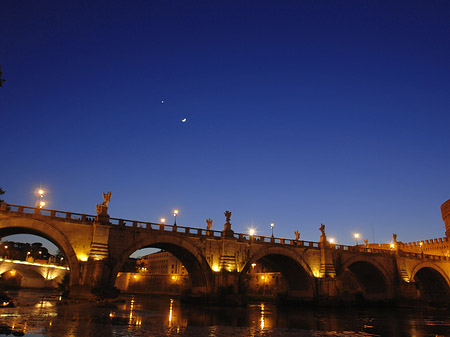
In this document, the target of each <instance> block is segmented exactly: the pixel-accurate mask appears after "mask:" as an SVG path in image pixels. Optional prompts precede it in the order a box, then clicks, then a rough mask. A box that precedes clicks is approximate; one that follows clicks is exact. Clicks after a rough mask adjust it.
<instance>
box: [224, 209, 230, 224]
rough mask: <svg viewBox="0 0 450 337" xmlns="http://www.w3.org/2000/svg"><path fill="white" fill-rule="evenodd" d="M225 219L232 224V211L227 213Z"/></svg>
mask: <svg viewBox="0 0 450 337" xmlns="http://www.w3.org/2000/svg"><path fill="white" fill-rule="evenodd" d="M224 214H225V218H226V219H227V222H230V218H231V212H230V211H225V213H224Z"/></svg>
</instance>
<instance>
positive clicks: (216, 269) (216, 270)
mask: <svg viewBox="0 0 450 337" xmlns="http://www.w3.org/2000/svg"><path fill="white" fill-rule="evenodd" d="M212 270H214V271H215V272H218V271H219V266H218V265H217V264H215V265H214V266H213V267H212Z"/></svg>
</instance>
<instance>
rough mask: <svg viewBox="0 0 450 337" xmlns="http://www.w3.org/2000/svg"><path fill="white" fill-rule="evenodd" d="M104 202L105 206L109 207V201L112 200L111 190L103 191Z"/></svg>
mask: <svg viewBox="0 0 450 337" xmlns="http://www.w3.org/2000/svg"><path fill="white" fill-rule="evenodd" d="M102 195H103V202H102V203H101V204H100V205H102V206H104V207H108V204H109V201H110V200H111V192H106V193H102Z"/></svg>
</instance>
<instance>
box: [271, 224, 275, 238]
mask: <svg viewBox="0 0 450 337" xmlns="http://www.w3.org/2000/svg"><path fill="white" fill-rule="evenodd" d="M274 226H275V224H274V223H273V222H271V223H270V228H271V229H272V237H273V227H274Z"/></svg>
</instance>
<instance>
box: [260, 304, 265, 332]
mask: <svg viewBox="0 0 450 337" xmlns="http://www.w3.org/2000/svg"><path fill="white" fill-rule="evenodd" d="M264 325H265V319H264V303H261V330H263V329H264Z"/></svg>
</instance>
